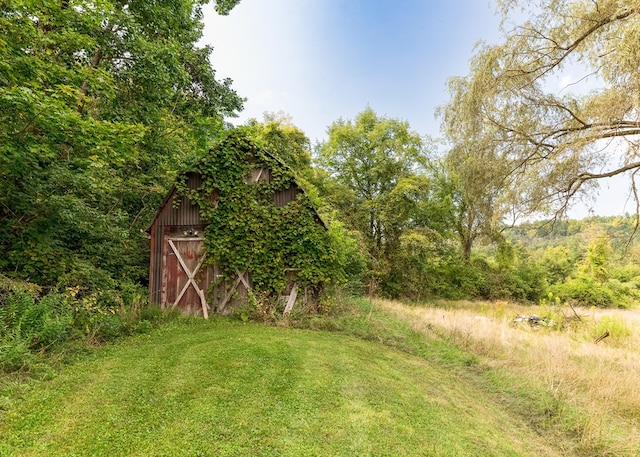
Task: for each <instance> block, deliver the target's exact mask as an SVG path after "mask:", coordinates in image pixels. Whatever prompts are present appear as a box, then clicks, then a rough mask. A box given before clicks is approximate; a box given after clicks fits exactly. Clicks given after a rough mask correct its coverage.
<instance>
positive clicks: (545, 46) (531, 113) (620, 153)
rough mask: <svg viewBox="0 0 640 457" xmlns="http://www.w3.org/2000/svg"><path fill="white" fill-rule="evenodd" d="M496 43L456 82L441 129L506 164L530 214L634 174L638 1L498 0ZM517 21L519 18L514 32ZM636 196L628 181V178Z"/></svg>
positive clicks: (639, 135) (639, 76)
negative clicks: (467, 132) (466, 136)
mask: <svg viewBox="0 0 640 457" xmlns="http://www.w3.org/2000/svg"><path fill="white" fill-rule="evenodd" d="M498 6H499V11H500V12H501V14H502V15H503V19H504V21H503V27H504V30H505V39H504V42H503V43H501V44H498V45H491V46H490V45H483V46H481V47H480V48H479V52H478V54H477V55H476V56H475V57H474V59H473V60H472V63H471V73H470V75H469V76H468V77H466V78H458V79H457V84H455V87H456V91H454V92H453V95H452V99H451V103H450V104H449V106H448V107H447V109H448V115H447V116H446V117H445V122H446V123H448V128H450V129H451V128H455V127H456V126H465V125H466V127H467V129H468V128H471V129H472V130H473V133H474V135H475V136H476V138H482V139H483V140H482V141H485V142H486V143H485V144H487V145H488V146H490V147H491V149H492V150H493V154H494V155H495V156H496V157H499V158H500V159H501V160H502V161H503V164H504V165H505V166H507V167H509V171H510V172H509V176H510V180H509V182H508V183H507V184H508V185H509V187H510V189H511V190H513V191H516V192H517V194H518V195H517V198H518V200H519V201H520V202H521V204H523V205H526V207H527V208H528V209H529V210H531V211H536V210H544V211H548V210H554V211H560V212H562V211H564V210H566V208H567V205H568V203H570V202H571V199H572V197H574V196H575V195H576V194H577V193H578V192H580V191H581V190H584V189H585V188H588V185H589V184H593V183H594V182H596V181H597V180H598V179H601V178H607V177H611V176H615V175H619V174H623V173H625V172H628V173H630V175H631V176H632V178H635V176H636V173H637V171H638V170H639V169H640V149H639V146H640V142H639V141H638V140H639V139H640V72H639V71H638V68H640V46H638V37H639V36H640V1H638V0H588V1H587V0H541V1H538V2H529V1H525V0H499V1H498ZM512 17H515V18H516V20H517V19H518V18H521V17H527V18H528V19H527V20H526V21H525V22H523V23H520V24H518V25H515V26H513V25H512V24H513V22H514V20H513V19H512ZM631 183H632V189H633V191H634V194H635V195H636V198H637V192H636V187H635V180H634V179H632V180H631Z"/></svg>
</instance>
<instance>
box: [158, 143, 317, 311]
mask: <svg viewBox="0 0 640 457" xmlns="http://www.w3.org/2000/svg"><path fill="white" fill-rule="evenodd" d="M229 143H231V145H232V147H230V146H229ZM212 164H213V165H212ZM195 168H197V170H194V171H191V172H187V173H184V174H182V175H181V176H180V177H179V179H178V180H177V181H176V185H174V186H173V188H172V189H171V190H170V191H169V193H168V194H167V196H166V197H165V199H164V201H163V203H162V205H161V207H160V209H159V210H158V212H157V213H156V216H155V217H154V219H153V221H152V223H151V225H150V227H149V229H148V233H149V235H150V239H151V261H150V270H149V300H150V302H151V303H155V304H159V305H161V307H163V308H170V307H177V308H179V309H180V310H181V311H182V312H184V313H188V314H196V315H202V316H204V317H205V318H206V317H208V315H209V314H210V313H220V314H228V313H230V312H233V311H234V310H235V309H237V307H238V306H241V305H243V304H245V303H246V302H247V297H248V295H249V293H250V291H252V290H254V289H255V288H254V286H255V284H254V282H255V281H257V283H258V284H257V285H258V286H259V287H260V288H261V289H260V290H259V292H262V291H263V290H265V289H266V290H268V291H269V292H271V293H272V294H273V292H274V289H277V290H276V291H275V292H276V293H277V294H279V295H280V296H281V297H280V298H281V300H282V302H283V304H282V306H283V307H284V308H285V311H289V310H290V309H291V308H292V307H293V305H294V303H295V301H296V298H298V299H300V298H305V299H309V297H310V296H312V295H313V294H314V293H315V292H317V291H318V290H319V288H320V287H321V284H320V283H321V282H322V279H321V277H322V274H320V275H319V274H317V272H321V270H322V266H321V265H319V263H320V262H321V257H322V254H323V249H324V248H323V247H322V244H323V243H325V241H326V240H327V239H328V238H327V236H326V232H327V230H326V226H325V225H324V223H323V222H322V220H321V218H320V217H319V216H318V214H317V212H316V211H315V209H314V208H313V206H312V205H311V204H310V203H309V201H308V198H307V196H306V195H305V193H304V192H303V190H302V189H301V187H300V186H299V185H298V184H297V182H296V181H295V179H294V176H293V173H292V172H291V170H290V169H288V168H287V167H286V166H285V165H284V164H282V162H280V161H279V160H277V159H276V158H275V157H273V156H272V155H270V154H269V153H267V152H265V151H260V150H258V149H256V148H255V146H253V145H252V144H247V143H246V140H245V141H243V142H240V143H238V142H237V141H236V142H233V141H232V140H228V141H227V144H226V145H225V144H224V143H223V144H222V145H221V146H219V148H217V149H215V150H212V151H211V152H210V154H209V156H207V158H205V159H204V160H203V161H202V162H201V163H200V164H199V165H198V166H197V167H195ZM205 218H206V220H205ZM261 230H262V231H263V232H262V233H261V232H260V231H261ZM325 257H326V256H325ZM324 276H326V275H324ZM254 279H255V281H254Z"/></svg>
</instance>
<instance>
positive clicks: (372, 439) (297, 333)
mask: <svg viewBox="0 0 640 457" xmlns="http://www.w3.org/2000/svg"><path fill="white" fill-rule="evenodd" d="M450 362H451V361H449V362H447V363H450ZM462 362H464V361H461V363H462ZM446 365H447V364H446V363H443V361H442V360H438V359H436V358H434V359H433V360H431V361H430V360H429V358H428V357H427V358H419V357H416V356H411V355H408V354H406V353H403V352H400V351H396V350H394V349H390V348H389V347H388V346H387V345H382V344H379V343H376V342H368V341H362V340H359V339H355V338H352V337H349V336H345V335H341V334H336V333H327V332H319V331H308V330H295V329H286V328H271V327H265V326H261V325H257V324H241V323H238V322H231V321H227V320H214V321H212V322H210V323H205V322H202V323H198V324H193V325H187V326H177V327H174V328H167V329H163V330H160V331H157V332H155V333H153V334H152V335H147V336H139V337H136V338H133V339H130V340H128V341H125V342H123V343H120V344H117V345H115V346H111V347H105V348H101V349H99V350H97V351H96V353H95V356H93V357H92V358H91V359H89V360H85V361H82V362H78V363H76V364H74V365H71V366H68V367H67V368H65V369H64V370H63V371H62V373H61V374H60V375H58V376H57V377H56V378H55V379H53V380H52V381H48V382H45V383H40V384H37V385H36V386H35V387H34V388H33V389H32V390H31V391H30V392H28V393H27V394H26V395H25V398H24V399H23V400H21V401H18V402H15V403H14V404H13V405H12V406H11V407H10V408H9V410H8V411H7V412H6V413H5V414H4V416H2V417H1V419H0V437H1V438H0V455H2V456H5V455H6V456H8V455H24V456H30V455H48V456H55V455H64V456H73V455H92V456H100V455H105V456H107V455H108V456H113V455H139V456H148V455H154V456H162V455H166V456H178V455H190V456H194V455H216V456H225V455H238V456H245V455H252V456H261V455H278V456H280V455H282V456H286V455H291V456H301V455H305V456H310V455H322V456H330V455H344V456H354V455H380V456H381V455H389V456H401V455H407V456H415V455H434V456H446V455H451V456H454V455H455V456H464V455H469V456H476V455H496V456H497V455H514V456H515V455H517V456H526V455H532V456H533V455H536V456H540V455H556V454H555V453H554V451H553V450H552V449H549V448H548V446H547V445H546V443H545V440H544V438H541V437H539V436H538V435H537V434H536V433H535V432H533V431H532V430H531V429H529V428H528V427H527V426H526V425H525V424H524V423H523V422H522V420H521V419H520V418H518V417H514V416H511V415H509V414H508V413H507V412H506V411H505V410H504V409H502V408H501V407H500V406H499V405H498V404H496V403H495V401H492V399H491V397H490V396H489V395H488V394H487V393H485V392H483V391H482V390H480V389H479V388H478V387H477V386H474V385H470V384H469V383H467V382H465V381H464V379H463V378H461V377H458V376H456V375H455V370H451V369H450V368H448V367H447V366H446Z"/></svg>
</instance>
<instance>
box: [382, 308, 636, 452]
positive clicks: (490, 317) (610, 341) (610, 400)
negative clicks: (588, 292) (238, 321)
mask: <svg viewBox="0 0 640 457" xmlns="http://www.w3.org/2000/svg"><path fill="white" fill-rule="evenodd" d="M375 304H376V305H378V306H380V307H381V308H383V309H385V310H387V311H389V312H391V313H393V314H394V315H396V316H398V317H399V318H401V319H405V320H407V321H408V322H410V325H411V326H412V328H413V329H414V330H416V331H418V332H421V333H423V334H425V335H432V336H437V337H438V338H443V339H445V340H446V341H449V342H451V343H452V344H454V345H456V346H458V347H460V348H462V349H463V350H465V351H467V352H469V353H471V354H474V355H476V356H477V357H478V358H479V361H480V363H481V364H483V365H485V366H488V367H491V370H492V371H495V372H497V373H501V374H502V376H504V377H505V378H506V379H511V380H512V382H513V383H514V385H518V386H519V390H520V391H521V392H522V391H523V390H526V388H523V385H530V388H531V389H532V390H537V389H542V390H544V391H547V392H550V393H551V395H552V398H553V399H554V402H552V403H551V404H550V405H549V408H550V412H549V415H550V417H553V418H554V420H556V421H562V422H564V424H561V425H562V426H565V427H567V428H574V429H575V432H576V433H578V434H579V436H578V437H577V439H578V440H579V442H580V445H581V447H582V448H583V449H591V450H598V449H601V453H597V452H595V451H593V455H640V378H639V375H640V351H638V348H640V310H637V309H635V310H628V309H625V310H623V309H606V310H605V309H595V308H592V309H585V308H571V307H570V306H568V305H562V304H561V303H558V302H554V301H553V300H548V301H547V302H543V304H541V305H540V306H524V305H519V304H515V303H508V302H505V301H496V302H484V303H478V302H442V303H436V304H434V305H433V306H410V305H407V304H403V303H400V302H394V301H385V300H375ZM532 315H536V316H538V317H540V318H541V324H538V325H531V324H529V323H528V322H527V321H526V320H525V321H524V322H518V323H516V322H514V321H515V318H516V317H517V316H532ZM603 335H608V336H606V337H604V338H603V339H600V340H599V341H598V338H599V337H602V336H603ZM552 410H553V411H552ZM525 414H526V413H525Z"/></svg>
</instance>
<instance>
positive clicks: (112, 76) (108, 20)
mask: <svg viewBox="0 0 640 457" xmlns="http://www.w3.org/2000/svg"><path fill="white" fill-rule="evenodd" d="M236 3H237V1H234V0H230V1H224V2H219V3H218V4H217V6H218V7H219V8H222V9H223V10H224V11H225V12H228V10H229V9H230V8H231V7H233V5H234V4H236ZM201 19H202V13H201V2H197V1H192V0H163V1H160V2H151V3H149V2H114V1H110V0H107V1H100V2H89V1H84V0H81V1H76V2H72V3H71V4H70V2H66V1H57V0H42V1H28V2H24V1H9V2H3V3H2V6H0V32H1V33H0V36H1V37H2V38H0V170H2V179H1V180H0V251H2V252H3V253H4V254H5V255H3V256H2V258H1V259H0V271H2V272H4V273H5V274H7V275H11V276H12V277H15V278H20V279H27V280H29V281H32V282H35V283H37V284H40V285H43V286H46V287H47V288H53V287H55V286H56V285H58V286H61V287H66V286H69V287H73V286H76V285H80V286H81V287H82V289H83V290H82V291H81V293H92V292H94V291H95V290H97V289H105V288H113V287H114V282H119V281H127V280H128V281H138V282H143V281H144V280H145V278H146V272H147V265H148V254H147V253H148V250H147V246H148V241H147V240H146V239H145V238H144V237H143V236H142V235H141V233H140V229H142V228H145V224H147V223H148V221H149V219H150V218H151V217H152V215H153V211H155V209H156V208H157V206H158V204H159V202H160V200H161V198H162V195H163V194H164V191H165V189H166V186H168V184H169V179H170V178H171V177H172V176H173V174H174V172H175V170H176V168H177V165H178V163H179V162H180V161H182V160H183V159H184V157H185V156H186V155H187V154H190V153H191V152H192V151H194V150H196V151H197V150H200V151H202V150H205V149H206V148H207V146H208V141H209V138H210V137H211V136H212V135H213V134H214V133H215V132H216V131H218V130H220V128H221V125H222V121H221V119H222V115H229V114H233V113H234V112H235V111H237V110H238V109H240V108H241V106H242V101H241V99H240V98H239V97H238V96H237V95H236V94H235V92H233V90H231V88H230V81H228V80H227V81H222V82H220V81H217V80H216V79H215V77H214V76H215V75H214V71H213V69H212V68H211V66H210V64H209V60H208V58H209V54H210V52H211V49H209V48H198V47H197V46H196V43H197V41H198V40H199V39H200V37H201V33H202V21H201Z"/></svg>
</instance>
